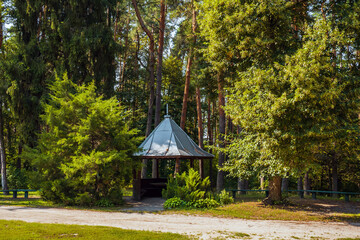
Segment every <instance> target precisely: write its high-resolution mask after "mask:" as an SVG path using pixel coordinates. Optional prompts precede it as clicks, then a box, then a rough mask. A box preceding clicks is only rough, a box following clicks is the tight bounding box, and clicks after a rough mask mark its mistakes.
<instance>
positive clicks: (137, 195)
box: [133, 169, 141, 201]
mask: <svg viewBox="0 0 360 240" xmlns="http://www.w3.org/2000/svg"><path fill="white" fill-rule="evenodd" d="M133 199H134V200H135V201H139V200H141V170H136V169H134V170H133Z"/></svg>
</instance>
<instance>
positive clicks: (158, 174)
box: [156, 159, 160, 178]
mask: <svg viewBox="0 0 360 240" xmlns="http://www.w3.org/2000/svg"><path fill="white" fill-rule="evenodd" d="M159 176H160V173H159V159H156V178H159Z"/></svg>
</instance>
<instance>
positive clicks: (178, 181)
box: [162, 169, 211, 202]
mask: <svg viewBox="0 0 360 240" xmlns="http://www.w3.org/2000/svg"><path fill="white" fill-rule="evenodd" d="M209 190H210V180H209V178H208V177H206V178H205V179H201V177H200V174H199V173H198V172H196V171H195V170H194V169H190V170H189V172H188V173H186V172H184V173H182V174H181V175H180V174H177V175H176V177H175V178H174V177H172V176H170V177H169V179H168V184H167V188H166V189H163V192H162V196H163V197H164V198H166V199H168V198H173V197H178V198H180V199H181V200H184V201H186V202H195V201H196V200H198V199H205V198H209V197H210V196H211V195H210V192H209Z"/></svg>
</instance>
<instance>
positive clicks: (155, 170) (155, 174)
mask: <svg viewBox="0 0 360 240" xmlns="http://www.w3.org/2000/svg"><path fill="white" fill-rule="evenodd" d="M151 176H152V178H159V159H153V160H152V173H151Z"/></svg>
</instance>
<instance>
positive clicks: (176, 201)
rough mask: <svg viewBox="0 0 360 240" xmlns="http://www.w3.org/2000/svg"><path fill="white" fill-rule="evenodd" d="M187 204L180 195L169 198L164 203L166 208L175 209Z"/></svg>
mask: <svg viewBox="0 0 360 240" xmlns="http://www.w3.org/2000/svg"><path fill="white" fill-rule="evenodd" d="M184 206H186V203H185V201H183V200H181V199H180V198H178V197H173V198H169V199H167V200H166V201H165V203H164V208H165V209H173V208H179V207H184Z"/></svg>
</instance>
